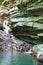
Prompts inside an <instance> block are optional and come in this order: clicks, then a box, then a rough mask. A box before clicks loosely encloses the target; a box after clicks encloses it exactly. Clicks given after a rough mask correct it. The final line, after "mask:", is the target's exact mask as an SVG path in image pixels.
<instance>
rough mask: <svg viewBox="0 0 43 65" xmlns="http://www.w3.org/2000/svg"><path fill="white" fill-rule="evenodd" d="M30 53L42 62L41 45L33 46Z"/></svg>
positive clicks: (42, 51) (42, 49)
mask: <svg viewBox="0 0 43 65" xmlns="http://www.w3.org/2000/svg"><path fill="white" fill-rule="evenodd" d="M32 51H33V52H34V55H35V56H36V58H37V59H38V60H40V61H43V44H38V45H35V46H33V48H32Z"/></svg>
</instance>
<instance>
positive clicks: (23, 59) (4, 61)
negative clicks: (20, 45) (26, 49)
mask: <svg viewBox="0 0 43 65" xmlns="http://www.w3.org/2000/svg"><path fill="white" fill-rule="evenodd" d="M0 65H39V64H38V62H37V61H36V60H35V59H34V58H33V57H31V56H30V55H29V54H25V53H21V52H16V51H6V52H5V51H4V52H0Z"/></svg>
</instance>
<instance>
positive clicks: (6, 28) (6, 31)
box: [3, 20, 11, 34]
mask: <svg viewBox="0 0 43 65" xmlns="http://www.w3.org/2000/svg"><path fill="white" fill-rule="evenodd" d="M3 30H4V32H5V33H6V34H9V31H10V30H11V29H10V27H9V26H8V20H4V21H3Z"/></svg>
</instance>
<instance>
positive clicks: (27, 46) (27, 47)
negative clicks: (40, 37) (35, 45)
mask: <svg viewBox="0 0 43 65" xmlns="http://www.w3.org/2000/svg"><path fill="white" fill-rule="evenodd" d="M31 48H32V45H31V44H28V43H24V44H22V45H20V48H19V50H20V51H22V52H28V51H29V50H30V49H31Z"/></svg>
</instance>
